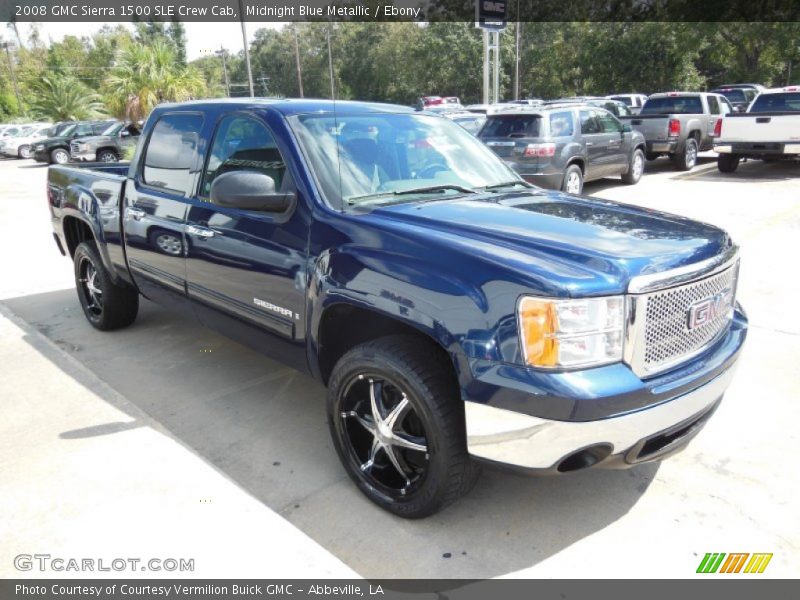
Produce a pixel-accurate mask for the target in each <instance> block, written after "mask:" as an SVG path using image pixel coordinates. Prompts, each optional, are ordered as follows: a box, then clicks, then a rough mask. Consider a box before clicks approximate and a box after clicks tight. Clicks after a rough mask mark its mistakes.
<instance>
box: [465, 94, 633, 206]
mask: <svg viewBox="0 0 800 600" xmlns="http://www.w3.org/2000/svg"><path fill="white" fill-rule="evenodd" d="M478 138H479V139H480V140H481V141H483V142H484V143H485V144H486V145H487V146H489V148H491V149H492V150H493V151H494V152H495V154H497V155H498V156H499V157H501V158H502V159H504V160H505V161H506V162H507V163H508V164H509V165H510V166H511V167H513V168H514V170H516V171H517V172H518V173H519V174H520V175H521V176H522V178H523V179H525V181H529V182H531V183H535V184H536V185H540V186H542V187H546V188H552V189H561V190H564V191H566V192H568V193H570V194H580V193H581V192H582V190H583V183H584V182H585V181H591V180H594V179H600V178H603V177H614V176H617V175H621V176H622V180H623V181H624V182H625V183H629V184H633V183H638V182H639V179H641V177H642V173H643V172H644V146H645V143H644V137H643V136H642V134H640V133H638V132H634V131H632V130H631V128H630V126H626V125H623V124H622V123H621V122H620V121H619V120H618V119H617V118H616V117H615V116H614V115H612V114H611V113H610V112H608V111H607V110H604V109H602V108H596V107H594V106H591V105H588V104H578V103H574V102H568V103H565V104H550V105H544V106H540V107H530V108H522V107H520V108H519V109H518V110H516V111H503V112H498V113H493V114H490V115H488V116H487V118H486V123H485V124H484V126H483V127H482V128H481V130H480V132H479V133H478Z"/></svg>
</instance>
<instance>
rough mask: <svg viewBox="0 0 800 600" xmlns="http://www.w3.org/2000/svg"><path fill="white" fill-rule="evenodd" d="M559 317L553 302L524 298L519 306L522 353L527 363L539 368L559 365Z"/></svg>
mask: <svg viewBox="0 0 800 600" xmlns="http://www.w3.org/2000/svg"><path fill="white" fill-rule="evenodd" d="M557 324H558V317H557V314H556V306H555V304H554V303H553V302H552V301H549V300H539V299H537V298H523V299H522V301H521V302H520V304H519V325H520V331H521V332H522V353H523V355H524V356H525V362H526V363H528V364H529V365H534V366H538V367H555V366H557V364H558V340H557V339H556V333H557V332H558V327H557Z"/></svg>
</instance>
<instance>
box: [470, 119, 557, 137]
mask: <svg viewBox="0 0 800 600" xmlns="http://www.w3.org/2000/svg"><path fill="white" fill-rule="evenodd" d="M541 122H542V116H541V115H505V116H493V117H489V118H488V119H487V121H486V125H484V126H483V129H481V139H486V138H521V137H539V135H540V133H539V131H540V124H541Z"/></svg>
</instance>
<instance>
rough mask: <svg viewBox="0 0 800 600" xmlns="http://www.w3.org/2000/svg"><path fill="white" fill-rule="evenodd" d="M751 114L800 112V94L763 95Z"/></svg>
mask: <svg viewBox="0 0 800 600" xmlns="http://www.w3.org/2000/svg"><path fill="white" fill-rule="evenodd" d="M749 112H751V113H761V112H800V92H785V93H782V94H761V95H759V96H758V97H757V98H756V99H755V101H754V102H753V105H752V106H751V107H750V111H749Z"/></svg>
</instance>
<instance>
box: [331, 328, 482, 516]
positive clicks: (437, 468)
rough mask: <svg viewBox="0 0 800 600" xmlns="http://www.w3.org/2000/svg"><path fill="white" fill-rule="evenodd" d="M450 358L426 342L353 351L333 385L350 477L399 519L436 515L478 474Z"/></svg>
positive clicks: (407, 340)
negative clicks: (470, 454)
mask: <svg viewBox="0 0 800 600" xmlns="http://www.w3.org/2000/svg"><path fill="white" fill-rule="evenodd" d="M446 360H447V359H446V357H443V356H442V355H441V354H440V353H439V352H438V351H437V350H436V349H435V348H434V347H432V346H429V345H428V344H426V342H424V341H421V340H418V339H416V338H414V337H411V336H389V337H385V338H380V339H378V340H374V341H372V342H367V343H365V344H362V345H360V346H357V347H356V348H354V349H352V350H350V351H349V352H348V353H347V354H345V355H344V356H343V357H342V358H341V359H340V360H339V361H338V362H337V363H336V366H335V367H334V369H333V373H332V375H331V378H330V381H329V384H328V400H327V409H328V425H329V427H330V432H331V436H332V437H333V442H334V446H335V447H336V451H337V453H338V455H339V459H340V460H341V461H342V464H343V465H344V467H345V470H346V471H347V474H348V475H349V476H350V478H351V479H352V480H353V481H354V482H355V484H356V485H357V486H358V488H359V489H360V490H361V492H362V493H363V494H364V495H366V496H367V498H369V499H370V500H371V501H372V502H374V503H375V504H377V505H378V506H380V507H381V508H384V509H385V510H388V511H389V512H392V513H394V514H396V515H398V516H401V517H405V518H421V517H426V516H428V515H431V514H433V513H435V512H436V511H438V510H440V509H441V508H443V507H445V506H447V505H448V504H450V503H451V502H453V501H455V500H456V499H458V498H459V497H460V496H462V495H463V494H465V493H466V492H467V491H469V489H470V488H471V487H472V484H473V483H474V481H475V479H476V476H477V473H478V470H477V467H475V466H474V465H473V463H472V462H471V460H470V457H469V455H468V453H467V445H466V429H465V424H464V411H463V405H462V403H461V399H460V398H459V392H458V385H457V383H456V382H455V381H454V380H453V378H452V377H451V376H450V375H448V374H449V373H451V372H452V367H451V366H450V365H449V364H446Z"/></svg>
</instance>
